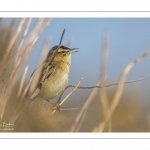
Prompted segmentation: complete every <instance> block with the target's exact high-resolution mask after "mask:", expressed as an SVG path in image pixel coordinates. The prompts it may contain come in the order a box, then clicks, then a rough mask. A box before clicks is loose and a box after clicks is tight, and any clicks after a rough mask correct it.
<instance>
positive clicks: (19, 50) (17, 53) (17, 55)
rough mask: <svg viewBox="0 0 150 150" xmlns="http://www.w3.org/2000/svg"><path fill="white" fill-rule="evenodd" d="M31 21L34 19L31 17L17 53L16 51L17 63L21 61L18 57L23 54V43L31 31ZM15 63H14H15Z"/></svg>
mask: <svg viewBox="0 0 150 150" xmlns="http://www.w3.org/2000/svg"><path fill="white" fill-rule="evenodd" d="M31 22H32V19H31V18H30V19H29V20H28V23H27V27H26V29H25V31H24V34H23V37H22V40H21V42H20V44H19V46H18V49H17V50H16V53H15V56H14V58H15V63H17V62H18V63H19V60H18V58H19V55H20V54H21V50H23V44H24V41H25V38H26V36H27V34H28V31H29V28H30V25H31ZM15 63H14V64H15Z"/></svg>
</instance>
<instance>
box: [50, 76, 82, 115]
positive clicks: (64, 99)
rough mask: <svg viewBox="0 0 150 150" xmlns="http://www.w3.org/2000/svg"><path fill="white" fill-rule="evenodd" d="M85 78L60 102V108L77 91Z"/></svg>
mask: <svg viewBox="0 0 150 150" xmlns="http://www.w3.org/2000/svg"><path fill="white" fill-rule="evenodd" d="M82 80H83V78H82V79H81V80H80V81H79V82H78V84H77V86H76V87H75V88H74V89H73V90H72V91H71V92H70V93H69V94H68V95H67V96H66V97H65V98H64V99H63V100H62V101H61V102H60V104H59V106H61V105H62V104H63V103H64V102H65V101H66V100H67V99H68V98H69V97H70V96H71V95H72V94H73V93H74V92H75V91H76V89H77V87H78V86H79V85H80V83H81V82H82ZM55 112H56V110H53V112H52V115H53V114H54V113H55Z"/></svg>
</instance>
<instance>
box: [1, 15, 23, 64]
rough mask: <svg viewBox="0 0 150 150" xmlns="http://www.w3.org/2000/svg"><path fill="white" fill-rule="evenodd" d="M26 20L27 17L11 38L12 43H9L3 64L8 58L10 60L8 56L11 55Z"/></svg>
mask: <svg viewBox="0 0 150 150" xmlns="http://www.w3.org/2000/svg"><path fill="white" fill-rule="evenodd" d="M25 21H26V19H25V18H24V19H22V20H21V22H20V24H19V25H18V28H17V30H16V31H15V33H14V35H13V37H12V38H11V41H10V43H9V45H8V47H7V49H6V51H5V55H4V58H3V61H2V64H3V63H4V62H5V61H6V60H8V56H9V55H10V52H11V50H12V48H13V46H14V45H15V43H16V40H17V38H18V37H19V35H20V33H21V31H22V29H23V25H24V24H25Z"/></svg>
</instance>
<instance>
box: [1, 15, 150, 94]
mask: <svg viewBox="0 0 150 150" xmlns="http://www.w3.org/2000/svg"><path fill="white" fill-rule="evenodd" d="M9 21H10V19H8V18H7V19H4V20H3V23H4V24H8V23H9ZM36 21H37V19H34V20H33V23H32V26H31V28H32V27H33V25H34V23H35V22H36ZM18 22H19V19H18ZM64 28H66V32H65V35H64V38H63V41H62V45H66V43H67V42H68V40H69V38H70V37H71V36H72V35H73V36H74V40H73V42H72V44H71V46H70V47H71V48H79V52H78V53H74V54H73V56H72V64H71V71H70V80H69V84H76V83H77V82H78V81H79V80H80V79H81V78H82V77H83V78H84V80H83V82H82V85H96V83H97V82H98V80H99V72H100V61H101V60H100V59H101V49H102V37H103V34H104V33H105V31H107V32H108V34H109V57H108V64H107V70H106V71H107V78H108V79H109V83H110V82H117V81H118V79H119V76H120V74H121V72H122V71H123V69H124V68H125V66H126V65H127V64H128V63H129V62H131V61H133V60H134V59H135V58H137V57H138V56H140V55H141V54H143V53H144V52H145V51H146V50H147V49H148V48H150V19H149V18H53V20H52V21H51V23H50V25H49V26H48V27H47V28H46V30H45V31H44V32H43V34H42V35H41V37H40V38H39V39H38V41H37V42H36V44H35V46H34V49H33V52H32V53H31V56H30V58H29V62H30V63H31V64H32V65H33V68H30V74H31V72H32V71H33V70H34V69H35V67H36V66H35V64H36V63H35V62H36V60H37V58H38V57H39V54H40V51H41V49H42V46H43V42H44V40H45V39H46V38H50V40H51V44H50V48H49V49H51V48H52V47H53V46H55V45H57V44H59V41H60V37H61V34H62V31H63V29H64ZM149 64H150V56H148V57H147V58H146V59H144V61H142V62H141V63H139V64H137V65H136V66H134V68H133V69H132V70H131V71H130V73H129V74H128V77H127V80H128V81H129V80H136V79H139V78H143V77H146V76H148V75H150V69H149ZM132 85H135V86H140V87H142V88H143V89H144V90H145V92H146V91H147V92H148V91H149V90H148V89H149V88H150V79H147V80H145V81H142V82H138V83H134V84H132ZM132 85H131V86H132Z"/></svg>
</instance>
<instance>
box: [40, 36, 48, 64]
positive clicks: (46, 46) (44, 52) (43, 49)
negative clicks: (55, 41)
mask: <svg viewBox="0 0 150 150" xmlns="http://www.w3.org/2000/svg"><path fill="white" fill-rule="evenodd" d="M49 45H50V40H49V39H46V40H45V41H44V45H43V48H42V51H41V54H40V58H39V61H38V65H40V64H41V63H42V62H43V60H44V59H45V57H46V55H47V53H48V48H49Z"/></svg>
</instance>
